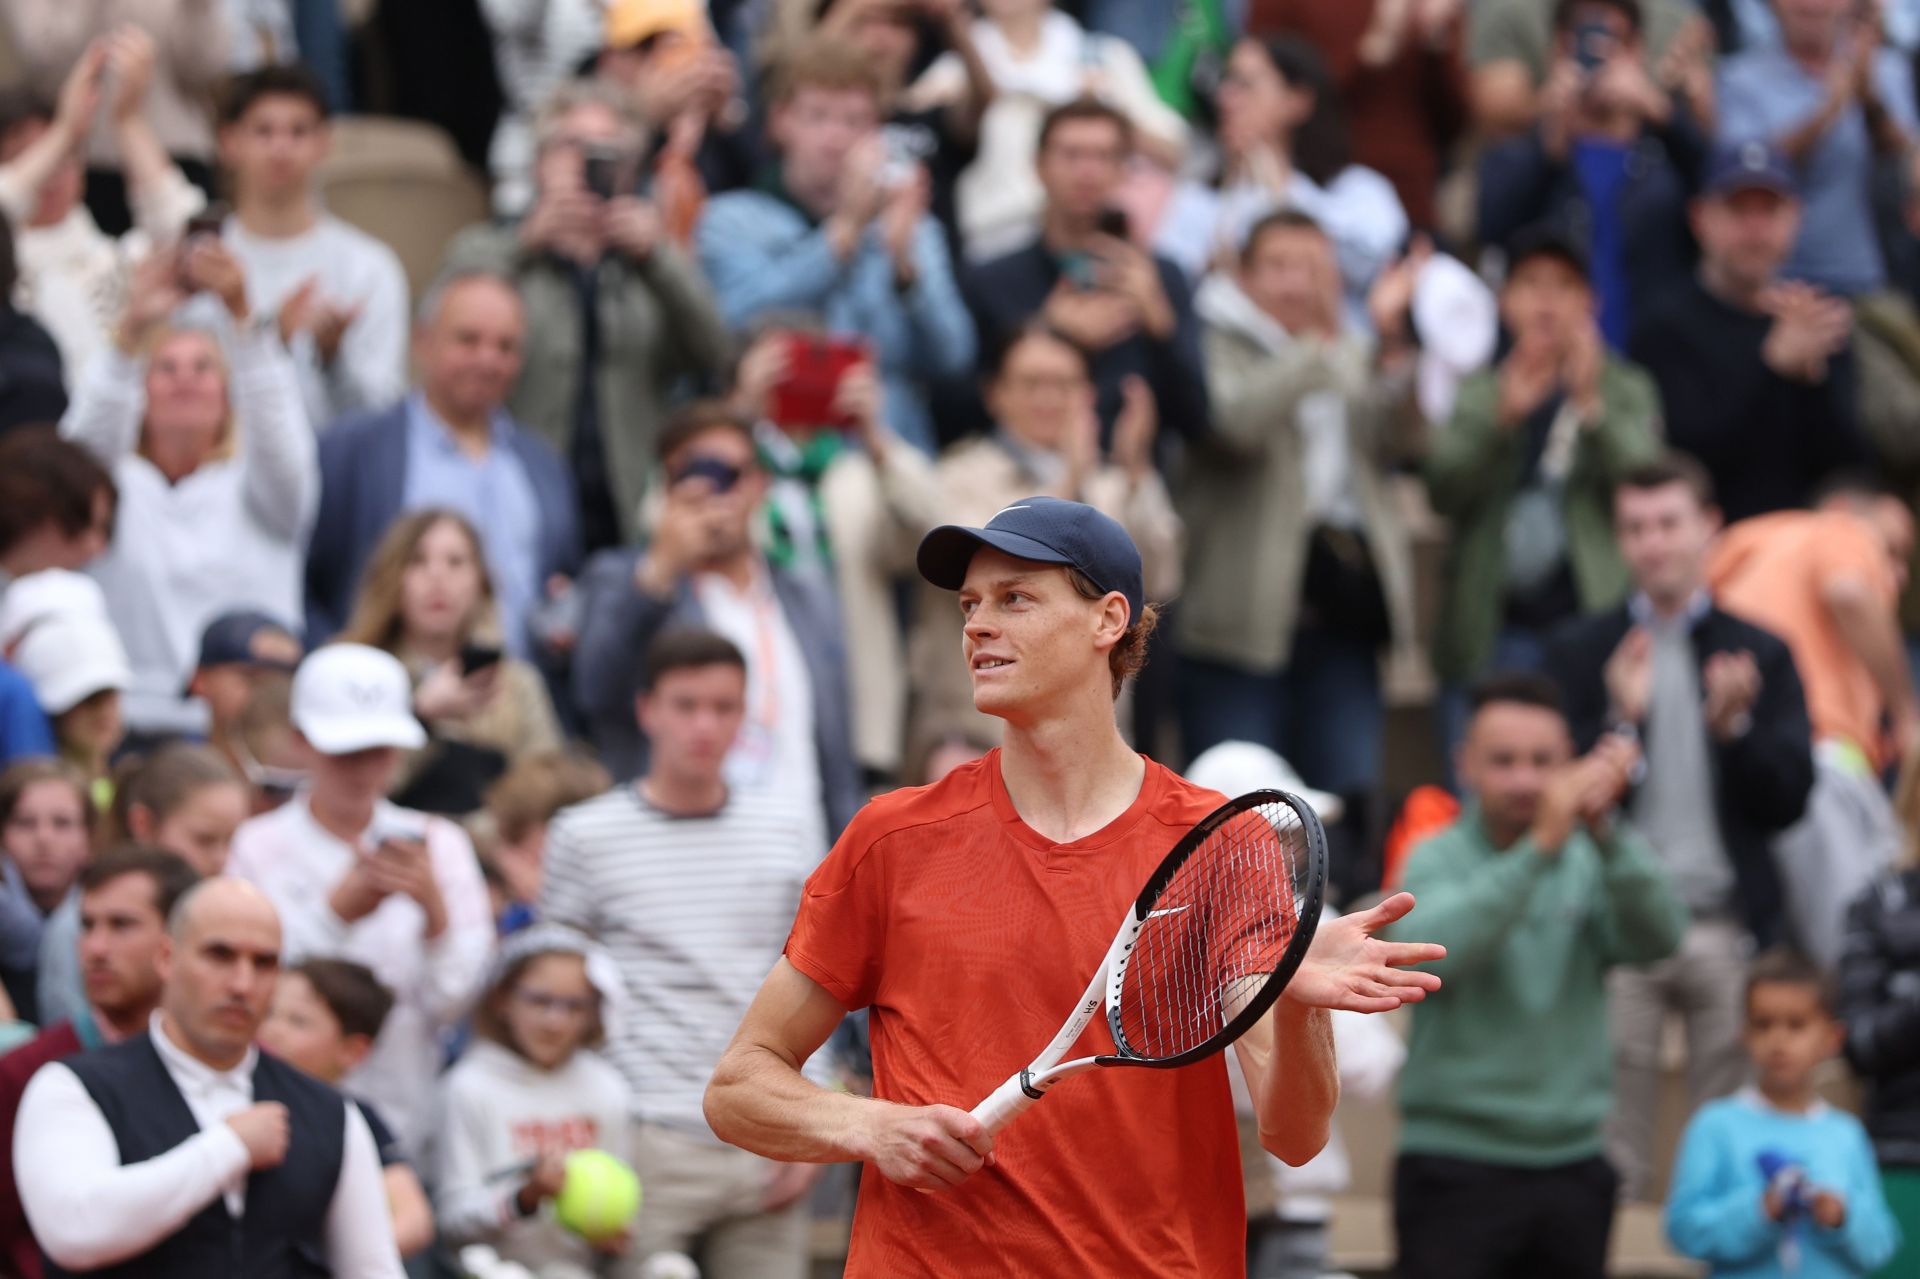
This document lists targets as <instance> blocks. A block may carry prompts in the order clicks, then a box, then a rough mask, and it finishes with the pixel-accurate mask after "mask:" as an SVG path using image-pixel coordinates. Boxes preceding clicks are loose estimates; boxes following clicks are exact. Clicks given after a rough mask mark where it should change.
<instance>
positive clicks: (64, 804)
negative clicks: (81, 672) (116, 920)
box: [0, 759, 95, 1025]
mask: <svg viewBox="0 0 1920 1279" xmlns="http://www.w3.org/2000/svg"><path fill="white" fill-rule="evenodd" d="M94 825H95V813H94V807H93V803H92V801H91V800H90V799H89V798H88V794H87V779H86V777H85V776H84V775H82V774H81V772H80V770H79V769H77V768H75V767H74V766H73V765H72V764H69V763H67V762H66V761H64V760H54V759H30V760H24V761H22V762H21V763H18V764H15V765H14V766H13V767H12V768H9V769H8V770H7V771H6V772H5V773H0V853H4V854H5V858H4V860H3V861H0V875H3V876H4V877H5V886H4V889H3V890H0V982H3V983H4V984H5V987H6V994H7V998H8V999H10V1000H11V1001H12V1003H13V1007H14V1009H15V1010H16V1011H17V1012H18V1014H19V1016H20V1017H21V1018H22V1019H23V1020H25V1021H29V1022H32V1023H34V1024H35V1025H42V1024H45V1023H44V1019H43V1018H42V1016H41V1012H40V1008H39V1001H38V999H37V996H36V991H35V983H36V979H37V970H38V968H39V964H40V943H41V938H42V936H43V934H44V933H45V931H46V926H47V917H48V916H49V915H51V914H52V913H53V912H54V911H55V910H57V909H58V908H59V906H60V904H61V903H62V902H64V901H66V899H67V897H68V896H69V895H70V894H71V893H72V891H73V885H74V881H76V880H77V879H79V877H80V869H81V867H82V866H84V865H86V861H87V857H88V855H89V854H90V853H91V852H92V851H93V831H94Z"/></svg>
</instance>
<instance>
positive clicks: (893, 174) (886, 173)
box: [880, 124, 922, 191]
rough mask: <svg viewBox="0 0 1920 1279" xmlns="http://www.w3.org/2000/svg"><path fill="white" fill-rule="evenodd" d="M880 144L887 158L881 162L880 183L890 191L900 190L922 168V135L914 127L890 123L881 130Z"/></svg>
mask: <svg viewBox="0 0 1920 1279" xmlns="http://www.w3.org/2000/svg"><path fill="white" fill-rule="evenodd" d="M880 145H881V149H882V150H883V151H884V152H885V154H886V159H884V160H882V161H881V162H880V185H881V186H883V187H885V188H886V189H887V190H889V191H898V190H899V189H900V188H901V187H903V186H905V185H907V183H909V182H911V181H913V175H914V174H915V173H917V172H918V171H919V169H920V161H921V159H922V156H921V154H920V152H921V142H920V136H919V134H918V133H917V132H916V131H915V130H913V129H909V128H905V127H903V126H901V125H897V124H889V125H885V126H883V127H882V128H881V130H880Z"/></svg>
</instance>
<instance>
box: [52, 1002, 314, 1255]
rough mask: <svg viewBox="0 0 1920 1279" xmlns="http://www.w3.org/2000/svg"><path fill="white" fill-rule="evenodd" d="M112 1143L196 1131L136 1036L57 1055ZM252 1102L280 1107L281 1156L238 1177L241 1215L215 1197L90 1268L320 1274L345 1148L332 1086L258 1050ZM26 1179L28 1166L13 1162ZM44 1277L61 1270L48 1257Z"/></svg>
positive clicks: (128, 1148) (181, 1136)
mask: <svg viewBox="0 0 1920 1279" xmlns="http://www.w3.org/2000/svg"><path fill="white" fill-rule="evenodd" d="M65 1064H66V1067H67V1069H69V1070H71V1071H72V1072H73V1073H74V1074H75V1075H77V1076H78V1077H79V1079H80V1082H81V1083H82V1084H83V1085H85V1086H86V1090H87V1093H88V1095H89V1096H91V1097H92V1098H93V1102H94V1104H95V1105H97V1106H98V1107H100V1113H101V1114H102V1115H104V1116H105V1117H106V1120H107V1124H108V1125H109V1126H110V1127H111V1128H112V1129H113V1135H114V1139H115V1140H116V1141H118V1142H119V1143H120V1162H121V1163H122V1164H133V1163H141V1162H144V1161H145V1160H148V1159H152V1158H154V1157H156V1156H158V1155H163V1154H165V1153H166V1152H167V1151H169V1150H172V1149H173V1148H174V1147H176V1146H178V1145H180V1144H181V1143H183V1142H185V1141H188V1140H189V1139H191V1138H192V1137H193V1136H194V1135H195V1134H197V1133H198V1132H199V1131H200V1124H199V1121H198V1120H196V1119H195V1118H194V1117H193V1111H191V1110H189V1109H188V1108H187V1100H186V1098H185V1097H183V1096H181V1095H180V1089H179V1088H178V1087H177V1086H176V1085H175V1084H174V1082H173V1076H172V1075H169V1074H168V1073H167V1068H166V1065H165V1063H163V1062H162V1061H161V1060H160V1054H159V1053H158V1052H156V1051H155V1050H154V1047H153V1041H152V1039H151V1038H149V1037H148V1036H146V1035H140V1036H137V1037H136V1038H133V1039H129V1040H127V1041H126V1042H125V1043H121V1044H115V1045H114V1046H112V1047H110V1048H102V1049H100V1050H98V1051H96V1052H90V1053H82V1054H80V1055H79V1056H77V1057H69V1058H67V1059H66V1061H65ZM253 1098H254V1100H255V1101H277V1102H280V1103H282V1104H283V1105H285V1106H286V1108H287V1115H288V1123H289V1131H290V1134H291V1135H290V1138H289V1141H288V1144H287V1158H286V1160H285V1161H284V1162H282V1163H281V1164H280V1166H279V1167H277V1168H269V1169H268V1170H266V1171H265V1172H255V1173H252V1174H250V1175H249V1176H248V1177H247V1202H246V1213H245V1215H244V1216H242V1217H239V1218H235V1217H234V1216H233V1215H232V1214H231V1213H229V1212H228V1211H227V1203H226V1198H225V1196H223V1195H215V1196H214V1198H213V1202H212V1203H209V1204H208V1205H207V1206H206V1207H205V1208H202V1209H201V1210H200V1211H199V1212H198V1213H197V1214H195V1215H194V1216H193V1217H192V1218H190V1219H189V1220H188V1221H187V1223H186V1224H185V1225H184V1226H182V1227H181V1228H180V1229H179V1230H178V1231H176V1232H174V1234H172V1235H171V1236H169V1237H168V1238H166V1239H163V1240H161V1241H160V1242H159V1243H158V1244H156V1245H155V1246H154V1247H153V1248H152V1249H151V1250H149V1251H147V1252H145V1253H143V1254H141V1255H140V1256H138V1257H132V1258H129V1259H128V1260H126V1261H124V1262H121V1263H120V1264H119V1265H117V1266H109V1267H108V1268H106V1269H104V1270H94V1271H89V1272H88V1273H89V1274H93V1275H126V1276H135V1275H137V1276H139V1277H140V1279H306V1277H307V1276H326V1275H330V1274H331V1273H332V1271H331V1270H330V1269H329V1267H328V1265H327V1253H326V1224H327V1210H328V1208H329V1207H330V1206H331V1205H332V1203H333V1191H334V1187H335V1185H336V1184H338V1182H339V1180H340V1164H341V1159H342V1156H343V1154H344V1152H345V1149H346V1139H347V1122H346V1119H347V1112H346V1104H345V1102H344V1100H343V1099H342V1098H341V1096H340V1094H339V1093H337V1092H335V1091H334V1090H333V1089H331V1088H329V1087H327V1086H326V1085H325V1084H323V1083H321V1082H319V1081H318V1080H316V1079H312V1078H309V1077H308V1076H306V1075H303V1074H301V1073H300V1072H299V1071H297V1070H295V1069H294V1068H293V1067H291V1066H289V1065H287V1064H286V1063H284V1062H282V1061H279V1060H276V1059H275V1058H272V1057H269V1056H267V1054H265V1053H261V1054H260V1056H259V1060H258V1062H257V1064H256V1065H255V1066H254V1068H253ZM17 1172H18V1174H19V1176H20V1177H22V1178H26V1177H31V1176H32V1175H33V1170H32V1169H31V1168H21V1169H18V1170H17ZM46 1273H47V1275H48V1276H49V1279H53V1277H55V1276H65V1275H66V1274H67V1273H68V1272H67V1271H65V1270H62V1269H61V1268H60V1267H59V1266H57V1265H55V1264H54V1263H53V1262H52V1261H51V1260H48V1261H47V1263H46Z"/></svg>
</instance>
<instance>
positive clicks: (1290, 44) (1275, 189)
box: [1153, 35, 1408, 327]
mask: <svg viewBox="0 0 1920 1279" xmlns="http://www.w3.org/2000/svg"><path fill="white" fill-rule="evenodd" d="M1217 104H1218V107H1219V113H1220V128H1219V131H1218V135H1217V137H1218V141H1219V146H1220V158H1219V168H1218V173H1217V176H1216V177H1215V179H1214V181H1213V183H1212V184H1211V185H1207V184H1202V183H1188V184H1186V185H1184V186H1182V187H1181V189H1180V190H1179V191H1177V192H1176V193H1175V195H1174V197H1173V199H1172V200H1171V201H1170V202H1169V204H1168V206H1167V210H1166V213H1165V215H1164V217H1163V218H1162V219H1161V221H1160V224H1159V227H1158V229H1157V230H1156V231H1155V233H1154V240H1153V249H1154V252H1156V253H1160V254H1163V255H1165V256H1166V257H1169V258H1171V259H1173V260H1174V261H1176V262H1178V263H1180V265H1181V266H1183V267H1185V268H1186V269H1187V272H1188V274H1189V275H1192V276H1195V277H1198V276H1199V275H1202V274H1204V273H1205V272H1206V271H1207V270H1208V269H1209V268H1211V267H1212V266H1213V265H1214V264H1215V263H1217V262H1221V261H1229V262H1231V261H1237V260H1238V258H1239V255H1240V250H1241V246H1242V245H1243V244H1244V243H1245V241H1246V235H1247V232H1248V231H1249V230H1250V229H1251V228H1252V227H1253V224H1254V223H1255V222H1258V221H1259V220H1260V219H1261V218H1263V217H1265V216H1266V215H1267V214H1269V213H1272V212H1273V211H1274V210H1276V209H1279V208H1294V209H1298V210H1300V212H1302V213H1305V214H1306V215H1308V216H1309V217H1311V218H1312V219H1313V220H1314V221H1315V222H1317V223H1319V224H1320V226H1321V227H1323V228H1325V230H1326V232H1327V234H1328V235H1329V236H1330V237H1332V240H1333V247H1334V254H1335V256H1336V258H1337V259H1338V261H1339V265H1340V275H1341V278H1342V279H1343V280H1345V281H1346V286H1347V294H1346V298H1347V314H1348V319H1349V320H1351V321H1353V322H1354V323H1356V324H1359V325H1361V326H1363V327H1364V326H1365V324H1366V298H1367V290H1368V289H1369V288H1371V287H1372V285H1373V281H1374V277H1375V276H1377V275H1379V274H1380V272H1381V270H1382V269H1384V268H1385V267H1386V266H1387V264H1388V263H1390V262H1392V261H1393V259H1394V257H1395V255H1396V254H1398V253H1399V251H1400V247H1401V243H1402V241H1404V240H1405V239H1406V237H1407V229H1408V223H1407V214H1406V210H1405V209H1403V208H1401V207H1400V197H1399V196H1397V195H1395V194H1394V190H1393V183H1391V182H1389V181H1387V179H1386V178H1384V177H1382V176H1381V175H1380V174H1378V173H1376V172H1374V171H1373V170H1372V169H1369V168H1366V167H1364V166H1362V165H1358V164H1353V163H1351V162H1350V161H1349V151H1348V145H1347V128H1346V122H1345V121H1344V120H1343V119H1342V118H1341V116H1340V105H1339V99H1338V97H1337V95H1336V93H1335V91H1334V86H1333V81H1332V78H1331V77H1330V76H1329V75H1328V72H1327V64H1326V62H1325V60H1324V59H1322V57H1321V56H1320V52H1319V50H1318V49H1316V48H1314V47H1313V45H1311V44H1309V43H1308V42H1307V41H1305V40H1303V39H1301V38H1299V37H1297V36H1288V35H1281V36H1272V37H1269V38H1266V39H1255V38H1254V37H1252V36H1248V37H1245V38H1243V39H1242V40H1240V41H1239V43H1237V44H1235V45H1234V46H1233V52H1232V53H1231V54H1230V55H1229V56H1228V59H1227V69H1226V74H1225V76H1224V77H1222V79H1221V81H1220V89H1219V94H1218V97H1217Z"/></svg>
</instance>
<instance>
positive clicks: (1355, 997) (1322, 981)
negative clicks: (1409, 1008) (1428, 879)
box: [1286, 893, 1447, 1013]
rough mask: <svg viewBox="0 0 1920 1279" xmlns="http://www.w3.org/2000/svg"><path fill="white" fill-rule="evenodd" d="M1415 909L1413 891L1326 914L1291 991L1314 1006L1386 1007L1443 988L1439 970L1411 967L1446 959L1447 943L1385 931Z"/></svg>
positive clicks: (1372, 1009) (1345, 1008)
mask: <svg viewBox="0 0 1920 1279" xmlns="http://www.w3.org/2000/svg"><path fill="white" fill-rule="evenodd" d="M1412 910H1413V894H1412V893H1395V894H1394V895H1393V896H1392V897H1389V898H1387V900H1385V901H1383V902H1381V903H1380V904H1379V905H1378V906H1375V907H1374V908H1373V909H1372V910H1369V911H1363V912H1361V913H1359V914H1355V915H1342V916H1341V917H1340V918H1338V919H1323V920H1321V921H1320V927H1319V928H1318V929H1317V930H1316V931H1315V932H1314V934H1313V944H1312V945H1311V946H1309V947H1308V948H1307V955H1306V958H1305V959H1304V960H1302V961H1301V964H1300V970H1299V971H1298V972H1296V973H1294V975H1293V980H1292V981H1290V982H1288V983H1287V990H1286V997H1287V998H1288V999H1291V1000H1294V1001H1296V1002H1298V1003H1302V1004H1306V1005H1307V1006H1309V1007H1311V1008H1333V1009H1339V1010H1343V1011H1346V1012H1355V1013H1386V1012H1392V1011H1393V1010H1394V1009H1396V1008H1398V1007H1399V1006H1400V1005H1402V1004H1416V1003H1419V1002H1420V1001H1421V1000H1422V999H1425V998H1426V997H1427V992H1429V991H1434V990H1438V989H1440V979H1439V978H1438V977H1437V976H1435V975H1434V974H1432V973H1423V972H1412V971H1409V968H1410V966H1411V965H1414V964H1430V963H1433V962H1434V961H1435V960H1439V959H1445V958H1446V957H1447V948H1446V947H1445V946H1438V945H1435V944H1433V943H1431V942H1391V941H1386V940H1384V939H1382V938H1381V937H1380V934H1381V933H1383V932H1385V931H1386V930H1387V929H1388V928H1389V927H1390V926H1392V925H1393V924H1394V923H1395V922H1397V921H1399V920H1401V919H1404V918H1406V916H1407V915H1408V913H1409V912H1411V911H1412Z"/></svg>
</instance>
